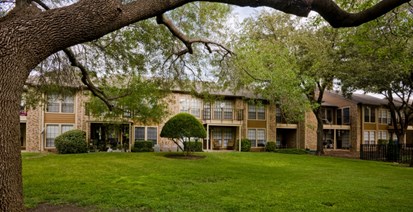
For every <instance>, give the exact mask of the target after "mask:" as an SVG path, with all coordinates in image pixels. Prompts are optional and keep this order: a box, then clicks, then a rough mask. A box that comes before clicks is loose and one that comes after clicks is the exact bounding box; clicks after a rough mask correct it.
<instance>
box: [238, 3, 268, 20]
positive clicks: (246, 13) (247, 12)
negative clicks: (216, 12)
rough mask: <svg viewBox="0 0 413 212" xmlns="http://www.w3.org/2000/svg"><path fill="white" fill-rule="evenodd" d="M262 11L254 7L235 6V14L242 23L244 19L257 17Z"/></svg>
mask: <svg viewBox="0 0 413 212" xmlns="http://www.w3.org/2000/svg"><path fill="white" fill-rule="evenodd" d="M261 9H262V7H261V8H254V7H238V6H234V10H233V13H234V14H235V15H236V16H237V17H238V18H239V20H240V22H241V21H242V20H244V18H248V17H251V16H254V15H257V14H258V12H259V11H260V10H261Z"/></svg>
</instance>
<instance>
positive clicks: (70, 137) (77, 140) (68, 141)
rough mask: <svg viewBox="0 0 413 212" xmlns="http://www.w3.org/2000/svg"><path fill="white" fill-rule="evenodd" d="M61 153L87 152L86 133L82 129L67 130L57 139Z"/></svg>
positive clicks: (56, 143) (57, 146) (58, 150)
mask: <svg viewBox="0 0 413 212" xmlns="http://www.w3.org/2000/svg"><path fill="white" fill-rule="evenodd" d="M55 146H56V149H57V152H58V153H59V154H77V153H87V144H86V133H85V132H83V131H82V130H70V131H67V132H65V133H63V134H61V135H59V136H57V137H56V139H55Z"/></svg>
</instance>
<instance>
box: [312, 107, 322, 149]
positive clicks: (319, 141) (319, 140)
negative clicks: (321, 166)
mask: <svg viewBox="0 0 413 212" xmlns="http://www.w3.org/2000/svg"><path fill="white" fill-rule="evenodd" d="M313 112H314V114H315V115H316V118H317V152H316V154H317V155H324V145H323V136H324V125H323V119H322V117H321V111H320V109H317V110H315V111H313Z"/></svg>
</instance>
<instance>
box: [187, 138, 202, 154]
mask: <svg viewBox="0 0 413 212" xmlns="http://www.w3.org/2000/svg"><path fill="white" fill-rule="evenodd" d="M188 148H189V149H188ZM184 150H185V151H189V152H202V142H199V141H195V142H194V141H191V142H184Z"/></svg>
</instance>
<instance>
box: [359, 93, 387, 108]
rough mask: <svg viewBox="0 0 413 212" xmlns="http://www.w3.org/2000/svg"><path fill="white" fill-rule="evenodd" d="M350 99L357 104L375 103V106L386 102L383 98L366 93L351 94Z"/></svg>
mask: <svg viewBox="0 0 413 212" xmlns="http://www.w3.org/2000/svg"><path fill="white" fill-rule="evenodd" d="M351 100H353V101H354V102H356V103H357V104H364V105H375V106H381V105H387V104H388V102H387V100H385V99H381V98H378V97H374V96H370V95H367V94H356V93H355V94H352V95H351Z"/></svg>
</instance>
